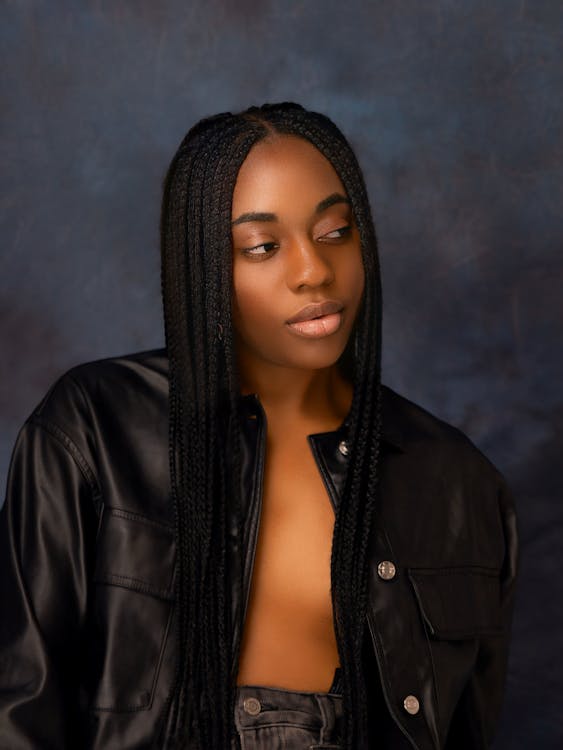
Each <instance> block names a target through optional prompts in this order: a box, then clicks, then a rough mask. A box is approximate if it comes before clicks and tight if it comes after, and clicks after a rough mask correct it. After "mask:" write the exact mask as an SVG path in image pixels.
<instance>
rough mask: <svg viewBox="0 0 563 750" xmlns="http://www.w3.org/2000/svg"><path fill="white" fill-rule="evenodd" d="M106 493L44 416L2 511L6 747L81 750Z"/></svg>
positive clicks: (29, 432)
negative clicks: (92, 574) (94, 572)
mask: <svg viewBox="0 0 563 750" xmlns="http://www.w3.org/2000/svg"><path fill="white" fill-rule="evenodd" d="M98 503H99V492H98V490H97V484H96V481H95V478H94V476H93V474H92V471H91V470H90V468H89V466H88V464H87V463H86V461H85V459H84V458H83V456H82V454H81V453H80V451H79V450H78V448H77V447H76V445H75V444H74V443H73V441H72V440H71V439H70V438H69V437H68V435H67V434H65V432H63V430H61V429H60V428H59V427H57V426H56V425H54V424H53V423H51V422H49V421H45V420H44V419H42V418H41V416H39V415H38V414H37V413H34V415H33V416H32V417H30V419H29V420H28V421H27V422H26V423H25V425H24V426H23V427H22V429H21V430H20V433H19V435H18V438H17V441H16V444H15V447H14V450H13V453H12V458H11V462H10V468H9V472H8V481H7V492H6V500H5V503H4V505H3V507H2V510H1V511H0V612H1V614H0V747H2V748H10V750H24V749H25V750H31V748H34V749H36V748H41V749H42V750H46V749H47V748H53V749H54V748H57V750H61V749H63V748H76V747H80V743H79V741H78V737H79V724H80V721H79V712H80V706H81V705H83V704H84V695H83V687H81V686H82V682H83V681H82V680H81V675H82V674H83V673H82V668H83V656H84V652H85V649H84V648H82V642H83V639H84V637H85V633H84V624H85V613H86V606H87V597H88V585H87V581H88V570H89V569H90V563H91V559H92V555H93V548H94V542H95V534H96V529H97V518H98V512H97V504H98Z"/></svg>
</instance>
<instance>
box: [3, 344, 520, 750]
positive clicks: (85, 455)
mask: <svg viewBox="0 0 563 750" xmlns="http://www.w3.org/2000/svg"><path fill="white" fill-rule="evenodd" d="M167 395H168V360H167V357H166V351H165V350H160V349H159V350H155V351H150V352H140V353H136V354H132V355H127V356H123V357H115V358H111V359H106V360H100V361H97V362H90V363H87V364H84V365H80V366H78V367H75V368H73V369H72V370H70V371H69V372H67V373H66V374H65V375H63V376H62V377H61V378H60V379H59V380H58V381H57V382H56V383H55V384H54V385H53V387H52V388H51V389H50V391H49V392H48V393H47V395H46V396H45V397H44V399H43V400H42V401H41V403H40V404H39V406H38V407H37V408H36V409H35V410H34V412H33V414H32V415H31V416H30V417H29V419H28V420H27V421H26V423H25V425H24V426H23V427H22V429H21V431H20V433H19V435H18V439H17V442H16V445H15V448H14V452H13V456H12V461H11V464H10V471H9V477H8V485H7V499H6V503H5V505H4V507H3V509H2V512H1V516H0V517H1V523H0V575H1V589H0V595H1V599H0V609H1V618H0V748H2V749H3V750H8V749H9V750H19V749H23V748H26V749H28V748H41V750H46V749H47V748H52V749H54V748H57V750H60V749H61V748H72V750H75V749H82V748H99V749H101V748H103V749H104V750H112V749H114V748H115V749H116V750H117V749H118V750H129V749H130V748H131V749H132V748H149V747H154V746H155V744H154V742H155V740H154V736H155V726H156V722H157V719H158V717H159V715H160V714H161V711H162V708H163V704H164V701H165V698H166V696H167V694H168V692H169V689H170V687H171V680H172V675H173V673H174V659H175V643H174V637H173V633H174V606H173V605H174V595H173V591H174V588H173V576H174V568H175V566H174V560H175V550H174V537H173V518H172V509H171V506H170V502H169V494H170V485H169V468H168V423H167ZM241 408H242V409H243V410H244V411H245V413H246V416H247V419H245V420H244V436H243V452H244V455H243V466H244V476H243V483H244V488H243V489H244V494H243V497H244V498H245V499H246V502H247V503H248V507H247V513H246V525H245V528H244V529H243V530H242V531H243V536H242V538H243V539H244V540H245V544H244V548H243V555H242V559H241V564H242V565H244V581H245V588H244V591H240V592H235V601H236V597H242V599H241V600H239V602H238V603H239V604H242V605H243V606H246V604H247V601H248V593H249V588H250V585H249V584H250V579H251V573H252V565H253V558H254V550H255V546H256V539H257V530H258V525H259V518H260V504H261V475H262V467H263V464H264V461H263V459H264V451H265V432H266V425H265V418H264V413H263V411H262V408H261V406H260V403H259V401H258V399H257V398H256V397H255V396H244V397H241ZM346 429H347V426H346V422H345V423H344V424H343V425H342V426H341V428H340V429H339V430H337V431H335V432H326V433H322V434H316V435H311V436H310V437H309V442H310V446H311V449H312V451H313V453H314V456H315V459H316V462H317V465H318V468H319V471H320V472H321V474H322V477H323V480H324V482H325V485H326V488H327V491H328V494H329V496H330V500H331V502H332V504H333V505H334V506H335V507H336V506H337V504H338V501H339V493H340V491H341V487H342V483H343V478H344V472H345V467H346V462H347V457H346V451H347V445H346ZM383 432H384V434H383V444H382V478H381V500H380V506H379V511H378V515H377V520H376V524H375V531H374V534H373V539H372V542H371V566H370V578H369V607H368V609H369V611H368V616H367V622H366V643H365V654H366V660H370V663H369V670H368V672H369V674H370V679H371V683H372V684H371V688H370V689H371V690H372V691H373V692H372V696H371V699H370V701H371V703H370V705H371V712H372V723H373V731H374V741H373V745H374V747H375V746H376V747H377V748H393V749H395V748H399V747H407V748H411V747H414V748H419V750H431V749H434V750H435V749H436V748H455V750H459V749H460V748H486V747H488V746H489V743H490V739H491V736H492V734H493V731H494V727H495V723H496V721H497V717H498V714H499V710H500V707H501V700H502V693H503V683H504V679H505V670H506V661H507V648H508V639H509V628H510V620H511V612H512V599H513V588H514V580H515V572H516V558H517V551H516V522H515V515H514V510H513V506H512V504H511V501H510V497H509V495H508V494H507V491H506V488H505V485H504V482H503V480H502V478H501V477H500V475H499V474H498V472H497V471H496V470H495V469H494V468H493V467H492V466H491V464H490V463H489V462H488V461H487V460H486V459H485V458H484V457H483V456H482V454H481V453H479V452H478V450H477V449H476V448H475V447H474V446H473V445H472V444H471V443H470V442H469V440H468V439H467V438H466V437H465V436H464V435H462V434H461V433H460V432H459V431H457V430H456V429H454V428H452V427H449V426H447V425H446V424H444V423H443V422H441V421H439V420H438V419H436V418H435V417H432V416H431V415H429V414H428V413H427V412H425V411H424V410H422V409H421V408H419V407H417V406H415V405H414V404H412V403H411V402H409V401H407V400H406V399H404V398H402V397H400V396H398V395H397V394H395V393H394V392H392V391H391V390H389V389H384V402H383ZM240 635H241V634H240V632H237V633H236V634H235V636H236V637H235V642H237V640H238V639H240ZM234 667H235V665H233V668H234Z"/></svg>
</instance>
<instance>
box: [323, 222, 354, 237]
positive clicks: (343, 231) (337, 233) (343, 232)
mask: <svg viewBox="0 0 563 750" xmlns="http://www.w3.org/2000/svg"><path fill="white" fill-rule="evenodd" d="M351 231H352V227H351V226H350V225H349V224H347V225H346V226H344V227H339V228H338V229H333V230H332V232H327V234H323V235H322V237H319V240H340V239H342V238H343V237H346V236H347V235H349V234H350V232H351Z"/></svg>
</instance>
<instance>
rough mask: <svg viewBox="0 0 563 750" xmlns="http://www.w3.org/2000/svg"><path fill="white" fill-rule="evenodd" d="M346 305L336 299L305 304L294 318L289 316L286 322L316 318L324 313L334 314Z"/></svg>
mask: <svg viewBox="0 0 563 750" xmlns="http://www.w3.org/2000/svg"><path fill="white" fill-rule="evenodd" d="M343 307H344V305H343V304H342V303H341V302H336V301H335V300H325V301H324V302H314V303H312V304H310V305H305V307H303V308H301V310H299V312H298V313H297V314H296V315H294V316H293V317H292V318H289V320H287V321H286V322H287V323H289V324H291V323H301V322H303V321H304V320H313V319H314V318H321V317H323V316H324V315H332V314H334V313H338V312H340V311H341V310H342V308H343Z"/></svg>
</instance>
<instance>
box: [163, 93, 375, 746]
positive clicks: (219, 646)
mask: <svg viewBox="0 0 563 750" xmlns="http://www.w3.org/2000/svg"><path fill="white" fill-rule="evenodd" d="M278 135H293V136H297V137H300V138H303V139H305V140H307V141H309V142H310V143H311V144H313V145H314V146H315V147H316V148H317V149H318V150H319V151H320V152H321V153H322V154H323V155H324V156H325V157H326V158H327V159H328V160H329V161H330V162H331V164H332V166H333V167H334V169H335V171H336V172H337V174H338V176H339V177H340V179H341V181H342V183H343V185H344V188H345V190H346V193H347V195H348V197H349V199H350V202H351V205H352V211H353V214H354V217H355V220H356V223H357V226H358V231H359V234H360V239H361V246H362V257H363V263H364V271H365V287H364V297H363V300H362V304H361V306H360V310H359V312H358V316H357V319H356V322H355V325H354V329H353V332H352V335H351V337H350V340H349V341H348V344H347V346H346V349H345V352H344V354H343V355H342V357H341V360H340V364H341V366H342V368H343V371H344V372H345V373H346V374H347V375H348V377H349V378H350V380H351V381H352V382H353V385H354V396H353V400H352V407H351V411H350V418H349V430H350V433H349V446H350V457H349V464H348V471H347V476H346V481H345V485H344V489H343V492H342V496H341V498H340V502H339V506H338V509H337V513H336V518H335V525H334V535H333V546H332V555H331V580H332V603H333V620H334V628H335V634H336V638H337V644H338V651H339V656H340V663H341V668H342V679H343V700H344V737H343V748H346V749H347V750H352V748H360V747H364V746H367V705H366V704H367V698H366V689H365V678H364V664H363V662H362V643H363V637H364V627H365V618H366V603H367V602H366V599H367V573H368V571H367V564H368V557H367V547H368V541H369V535H370V530H371V527H372V523H373V515H374V510H375V499H376V493H377V482H378V466H379V462H378V456H379V442H380V423H381V408H380V400H381V396H380V367H381V364H380V363H381V289H380V273H379V261H378V253H377V243H376V237H375V230H374V226H373V221H372V217H371V211H370V207H369V201H368V197H367V192H366V188H365V183H364V179H363V176H362V172H361V169H360V167H359V165H358V163H357V160H356V157H355V155H354V153H353V151H352V149H351V147H350V145H349V144H348V142H347V141H346V139H345V138H344V136H343V135H342V133H341V132H340V130H339V129H338V128H337V127H336V125H334V123H333V122H332V121H331V120H330V119H329V118H328V117H326V116H325V115H322V114H319V113H316V112H310V111H307V110H305V109H304V108H303V107H301V106H300V105H298V104H294V103H291V102H283V103H280V104H265V105H263V106H261V107H250V108H249V109H247V110H245V111H244V112H241V113H239V114H231V113H230V112H226V113H221V114H218V115H215V116H213V117H208V118H205V119H203V120H201V121H200V122H198V123H197V124H196V125H194V127H192V128H191V130H190V131H189V132H188V134H187V135H186V137H185V138H184V140H183V141H182V143H181V144H180V147H179V149H178V151H177V153H176V155H175V156H174V158H173V160H172V163H171V165H170V167H169V170H168V172H167V175H166V178H165V183H164V194H163V201H162V212H161V225H160V231H161V257H162V276H161V282H162V297H163V307H164V323H165V336H166V347H167V352H168V359H169V388H170V390H169V459H170V477H171V493H172V501H173V505H174V524H175V537H176V544H177V569H176V577H175V593H176V604H175V610H176V611H175V624H176V638H177V649H178V655H177V659H176V671H175V676H174V683H173V688H172V691H171V694H170V696H169V698H168V700H167V703H166V706H165V710H164V712H163V716H162V723H161V728H162V733H161V740H162V742H163V746H164V747H174V748H176V747H177V748H190V749H191V748H193V749H194V750H208V748H211V747H213V748H231V746H232V745H231V743H232V741H233V739H235V738H236V732H235V728H234V719H233V711H234V702H235V693H236V669H237V666H238V657H239V654H238V652H237V653H234V650H235V643H234V642H233V633H234V632H237V633H239V634H240V633H242V629H243V626H244V623H243V622H242V616H243V613H242V612H241V611H240V610H239V611H238V612H237V611H234V602H233V600H232V597H231V588H232V586H233V585H235V586H238V587H242V584H243V581H242V578H241V576H242V573H240V574H239V580H237V581H233V575H234V573H233V571H237V570H238V571H240V570H241V568H242V566H240V565H239V566H237V565H236V564H235V565H233V564H231V560H230V558H229V554H231V552H230V550H231V546H230V545H229V539H228V535H229V529H230V528H232V525H231V524H230V523H229V520H230V519H231V518H232V517H234V518H235V519H237V522H238V528H241V527H242V524H243V520H244V519H242V518H241V497H240V487H241V481H240V477H241V462H240V434H241V423H240V413H239V399H240V384H239V375H238V372H237V365H236V351H235V344H234V332H233V328H232V320H231V299H232V295H233V284H232V237H231V206H232V196H233V191H234V186H235V182H236V179H237V175H238V172H239V169H240V167H241V165H242V163H243V162H244V160H245V158H246V156H247V154H248V152H249V151H250V149H251V148H252V147H253V146H254V145H255V144H256V143H258V142H259V141H262V140H265V139H268V138H270V137H277V136H278ZM218 332H220V334H219V335H218ZM238 549H239V550H240V544H239V545H238ZM239 590H240V588H239ZM234 618H237V620H238V621H237V622H235V621H234ZM238 645H239V646H240V639H239V644H238Z"/></svg>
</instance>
